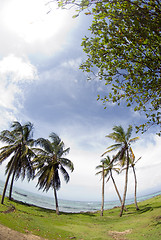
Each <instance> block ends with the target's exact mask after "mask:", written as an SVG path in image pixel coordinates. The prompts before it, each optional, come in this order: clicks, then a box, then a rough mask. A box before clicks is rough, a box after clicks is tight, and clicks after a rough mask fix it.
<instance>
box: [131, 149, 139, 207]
mask: <svg viewBox="0 0 161 240" xmlns="http://www.w3.org/2000/svg"><path fill="white" fill-rule="evenodd" d="M140 159H141V157H140V158H138V159H137V160H135V155H134V153H133V150H132V148H130V167H132V170H133V173H134V181H135V192H134V199H135V206H136V210H139V207H138V204H137V197H136V193H137V178H136V172H135V164H136V163H137V162H138V161H139V160H140Z"/></svg>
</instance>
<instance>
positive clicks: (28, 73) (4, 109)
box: [0, 55, 38, 126]
mask: <svg viewBox="0 0 161 240" xmlns="http://www.w3.org/2000/svg"><path fill="white" fill-rule="evenodd" d="M37 79H38V75H37V70H36V68H35V67H34V66H33V65H32V64H31V63H30V62H29V61H28V60H26V59H22V58H19V57H16V56H14V55H9V56H7V57H5V58H3V59H2V60H1V61H0V111H1V114H0V122H4V121H6V120H7V122H9V121H11V120H12V121H13V119H14V118H15V116H16V114H17V113H18V111H19V109H20V108H21V107H22V106H23V99H24V91H25V87H26V84H28V83H31V82H32V81H34V80H37ZM1 126H2V125H1Z"/></svg>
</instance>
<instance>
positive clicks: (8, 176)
mask: <svg viewBox="0 0 161 240" xmlns="http://www.w3.org/2000/svg"><path fill="white" fill-rule="evenodd" d="M13 163H14V161H13V162H12V164H11V167H10V170H9V173H8V175H7V179H6V182H5V185H4V189H3V194H2V199H1V204H3V203H4V197H5V194H6V190H7V186H8V182H9V178H10V176H11V172H12V166H13Z"/></svg>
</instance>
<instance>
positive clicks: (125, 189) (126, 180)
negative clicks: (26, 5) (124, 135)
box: [120, 149, 129, 217]
mask: <svg viewBox="0 0 161 240" xmlns="http://www.w3.org/2000/svg"><path fill="white" fill-rule="evenodd" d="M128 170H129V151H128V149H127V164H126V173H125V188H124V195H123V200H122V205H121V211H120V217H122V214H123V210H124V206H125V200H126V193H127V182H128Z"/></svg>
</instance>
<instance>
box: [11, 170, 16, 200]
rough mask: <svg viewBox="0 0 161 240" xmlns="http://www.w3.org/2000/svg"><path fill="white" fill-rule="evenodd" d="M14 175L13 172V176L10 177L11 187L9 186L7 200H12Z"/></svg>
mask: <svg viewBox="0 0 161 240" xmlns="http://www.w3.org/2000/svg"><path fill="white" fill-rule="evenodd" d="M15 173H16V171H15V170H14V172H13V175H12V180H11V185H10V192H9V200H11V199H12V188H13V182H14V177H15Z"/></svg>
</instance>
